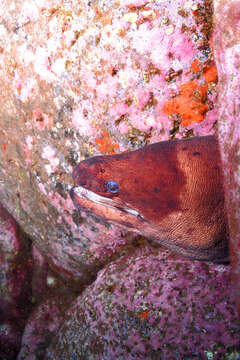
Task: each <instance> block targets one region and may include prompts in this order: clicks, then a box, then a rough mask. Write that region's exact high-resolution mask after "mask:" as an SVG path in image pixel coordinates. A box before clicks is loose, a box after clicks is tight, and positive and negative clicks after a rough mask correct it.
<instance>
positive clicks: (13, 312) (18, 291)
mask: <svg viewBox="0 0 240 360" xmlns="http://www.w3.org/2000/svg"><path fill="white" fill-rule="evenodd" d="M32 260H33V259H32V252H31V242H30V241H29V239H28V238H27V237H26V235H25V234H24V233H23V232H22V231H21V229H20V227H19V225H18V224H17V223H16V221H15V220H14V219H13V218H12V216H11V215H10V214H9V213H8V212H7V211H6V210H5V209H4V208H3V207H2V205H1V204H0V359H6V360H12V359H15V357H16V355H17V354H18V352H19V350H20V345H21V337H22V333H23V330H24V326H25V324H26V321H27V317H28V315H29V313H30V311H31V309H32V302H31V299H32V286H31V279H32V273H33V261H32Z"/></svg>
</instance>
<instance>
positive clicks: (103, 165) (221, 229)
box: [70, 136, 228, 262]
mask: <svg viewBox="0 0 240 360" xmlns="http://www.w3.org/2000/svg"><path fill="white" fill-rule="evenodd" d="M73 179H74V184H75V187H73V188H72V190H71V192H70V195H71V198H72V199H73V202H74V204H75V206H76V207H77V208H80V209H84V210H85V211H88V212H90V213H93V214H94V215H95V216H97V217H99V218H101V219H104V220H105V221H107V222H110V223H113V224H116V225H118V226H122V227H123V228H126V229H127V230H131V231H135V232H138V233H141V234H142V235H144V236H146V237H148V238H150V239H152V240H155V241H157V242H158V243H160V244H162V245H163V246H165V247H167V248H169V249H171V250H173V251H176V252H178V253H180V254H182V255H183V256H186V257H189V258H193V259H198V260H206V261H213V262H226V260H227V259H228V233H227V227H226V217H225V210H224V192H223V186H222V173H221V166H220V156H219V151H218V144H217V140H216V138H215V136H205V137H193V138H189V139H185V140H171V141H164V142H159V143H156V144H152V145H148V146H146V147H143V148H142V149H139V150H136V151H132V152H125V153H122V154H117V155H108V156H95V157H92V158H89V159H86V160H84V161H82V162H81V163H79V164H78V165H77V167H76V168H75V169H74V172H73ZM83 184H84V185H83Z"/></svg>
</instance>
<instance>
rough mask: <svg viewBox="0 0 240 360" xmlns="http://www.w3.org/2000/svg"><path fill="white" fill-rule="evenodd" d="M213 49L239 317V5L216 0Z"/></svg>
mask: <svg viewBox="0 0 240 360" xmlns="http://www.w3.org/2000/svg"><path fill="white" fill-rule="evenodd" d="M214 4H215V23H216V26H215V33H214V49H215V54H216V60H217V68H218V74H219V84H218V92H219V100H218V113H219V121H218V131H219V143H220V150H221V154H222V163H223V171H224V185H225V198H226V207H227V214H228V224H229V231H230V249H231V265H232V278H233V281H234V285H235V292H236V300H237V305H238V313H239V319H240V213H239V208H240V191H239V187H240V156H239V155H240V152H239V149H240V107H239V101H240V90H239V84H240V75H239V67H240V28H239V26H240V7H239V2H238V1H227V2H225V1H215V3H214Z"/></svg>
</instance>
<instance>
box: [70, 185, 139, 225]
mask: <svg viewBox="0 0 240 360" xmlns="http://www.w3.org/2000/svg"><path fill="white" fill-rule="evenodd" d="M70 194H71V197H72V198H74V194H75V195H76V196H78V197H79V198H82V199H86V200H89V201H92V202H94V203H96V204H99V205H103V206H105V207H109V208H112V209H116V210H120V211H122V212H125V213H127V214H130V215H133V216H135V217H137V218H138V220H142V221H144V218H143V217H142V216H141V214H139V212H138V211H137V210H134V209H131V208H129V207H128V206H127V205H123V204H121V203H120V202H119V201H116V200H113V199H110V198H106V197H104V196H101V195H98V194H96V193H95V192H93V191H90V190H88V189H86V188H84V187H82V186H74V187H73V188H72V189H71V192H70Z"/></svg>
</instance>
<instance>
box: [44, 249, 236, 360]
mask: <svg viewBox="0 0 240 360" xmlns="http://www.w3.org/2000/svg"><path fill="white" fill-rule="evenodd" d="M239 336H240V326H239V324H238V321H237V314H236V310H235V304H234V297H233V294H232V286H231V282H230V267H229V266H224V265H207V264H204V263H200V262H198V261H190V260H183V259H182V258H180V257H179V258H178V257H177V256H175V255H174V256H170V255H168V254H167V252H164V253H159V251H158V250H157V251H156V250H155V251H154V250H151V251H150V249H149V248H140V249H138V252H137V253H136V254H135V255H134V256H132V257H129V256H128V257H122V258H120V259H118V260H116V261H115V262H113V263H111V264H109V265H107V266H106V267H105V269H104V270H101V271H100V272H99V274H98V277H97V279H96V281H95V282H94V283H93V284H92V285H90V286H89V287H88V288H87V289H86V290H85V291H84V292H83V294H82V295H80V296H79V297H78V298H77V300H76V301H75V302H74V303H73V305H72V306H71V307H70V308H69V311H68V312H67V315H66V318H65V321H64V323H63V325H62V326H61V328H60V330H59V332H58V334H57V335H56V337H55V339H54V341H53V342H52V344H51V346H50V347H49V348H48V350H47V353H46V356H45V358H44V359H45V360H55V359H59V360H66V359H71V360H74V359H76V360H77V359H91V360H94V359H101V360H109V359H115V358H116V359H124V360H130V359H131V360H135V359H139V360H140V359H162V360H165V359H179V360H180V359H199V358H201V359H214V360H220V359H223V358H224V359H238V358H239V356H240V343H239Z"/></svg>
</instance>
